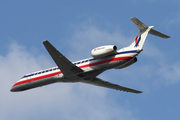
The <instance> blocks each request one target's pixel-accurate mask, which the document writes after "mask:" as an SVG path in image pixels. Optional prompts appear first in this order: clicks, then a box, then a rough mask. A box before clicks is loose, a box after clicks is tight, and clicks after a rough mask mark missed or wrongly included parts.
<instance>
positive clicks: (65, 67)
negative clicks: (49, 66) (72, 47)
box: [43, 40, 83, 76]
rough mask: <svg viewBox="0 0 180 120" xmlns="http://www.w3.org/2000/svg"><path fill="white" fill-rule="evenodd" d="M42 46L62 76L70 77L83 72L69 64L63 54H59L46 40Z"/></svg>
mask: <svg viewBox="0 0 180 120" xmlns="http://www.w3.org/2000/svg"><path fill="white" fill-rule="evenodd" d="M43 44H44V46H45V47H46V49H47V51H48V52H49V54H50V55H51V57H52V58H53V60H54V62H55V63H56V64H57V66H58V67H59V69H60V70H61V72H62V73H63V74H64V76H70V75H73V74H77V73H82V72H83V70H82V69H81V68H79V67H77V66H76V65H74V64H73V63H72V62H70V61H69V60H68V59H67V58H66V57H65V56H64V55H63V54H61V53H60V52H59V51H58V50H57V49H56V48H55V47H54V46H53V45H51V43H49V42H48V41H47V40H46V41H44V42H43Z"/></svg>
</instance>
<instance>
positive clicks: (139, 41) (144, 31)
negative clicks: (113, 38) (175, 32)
mask: <svg viewBox="0 0 180 120" xmlns="http://www.w3.org/2000/svg"><path fill="white" fill-rule="evenodd" d="M131 21H132V22H133V23H134V24H135V25H136V27H137V28H138V29H139V32H138V34H137V36H136V37H135V39H134V41H133V43H132V44H131V45H130V46H129V47H130V48H135V49H139V50H141V49H142V47H143V45H144V42H145V40H146V37H147V35H148V33H150V34H152V35H155V36H158V37H162V38H169V36H168V35H165V34H163V33H161V32H158V31H156V30H154V29H152V28H153V27H154V26H149V27H148V26H147V25H145V24H144V23H142V22H141V21H140V20H138V19H137V18H136V17H133V18H131Z"/></svg>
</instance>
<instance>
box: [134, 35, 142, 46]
mask: <svg viewBox="0 0 180 120" xmlns="http://www.w3.org/2000/svg"><path fill="white" fill-rule="evenodd" d="M140 40H141V36H139V39H138V41H137V43H136V45H135V47H137V46H138V44H139V42H140Z"/></svg>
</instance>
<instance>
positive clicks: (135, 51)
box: [118, 50, 138, 54]
mask: <svg viewBox="0 0 180 120" xmlns="http://www.w3.org/2000/svg"><path fill="white" fill-rule="evenodd" d="M137 52H138V51H137V50H131V51H125V52H119V53H118V54H126V53H137Z"/></svg>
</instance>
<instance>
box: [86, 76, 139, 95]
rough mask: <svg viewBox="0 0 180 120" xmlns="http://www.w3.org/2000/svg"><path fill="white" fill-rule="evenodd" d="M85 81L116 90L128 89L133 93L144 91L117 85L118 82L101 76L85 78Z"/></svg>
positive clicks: (127, 90)
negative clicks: (108, 80) (114, 82)
mask: <svg viewBox="0 0 180 120" xmlns="http://www.w3.org/2000/svg"><path fill="white" fill-rule="evenodd" d="M83 82H84V83H88V84H93V85H97V86H101V87H106V88H111V89H116V90H120V91H126V92H132V93H142V91H138V90H134V89H131V88H127V87H123V86H120V85H117V84H113V83H110V82H107V81H104V80H101V79H99V78H94V79H91V80H85V81H83Z"/></svg>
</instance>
